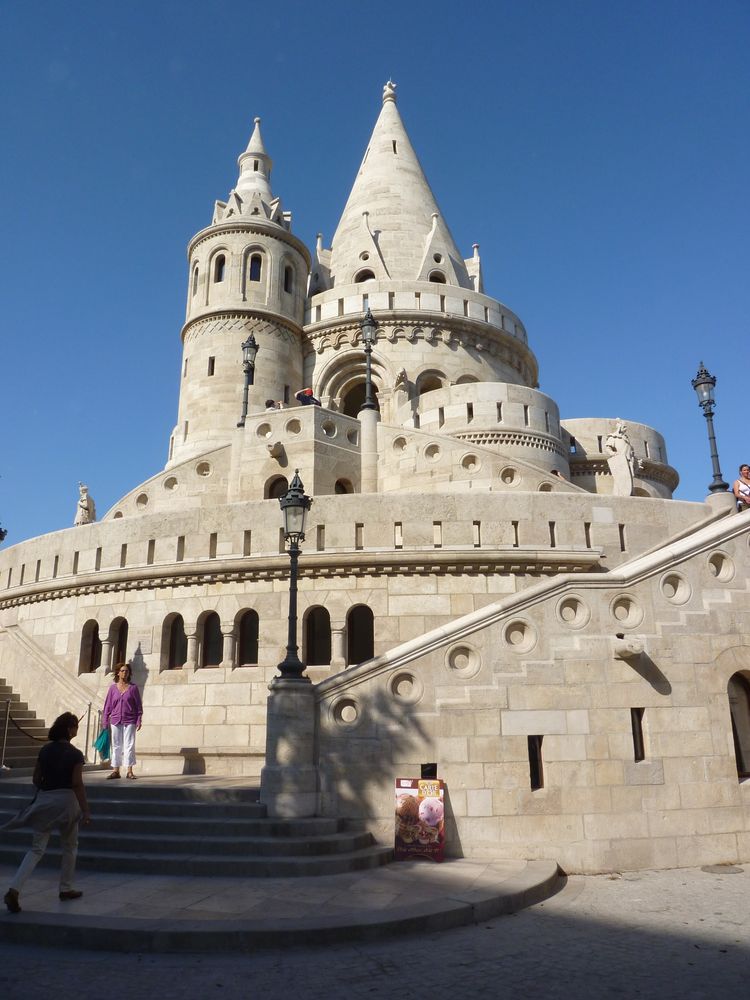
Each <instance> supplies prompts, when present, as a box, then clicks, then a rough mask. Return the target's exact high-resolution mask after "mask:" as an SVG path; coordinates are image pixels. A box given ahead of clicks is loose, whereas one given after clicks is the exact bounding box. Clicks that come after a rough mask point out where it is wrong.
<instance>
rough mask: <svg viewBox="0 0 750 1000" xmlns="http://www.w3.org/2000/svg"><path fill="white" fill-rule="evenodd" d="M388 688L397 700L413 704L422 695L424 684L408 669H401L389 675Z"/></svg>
mask: <svg viewBox="0 0 750 1000" xmlns="http://www.w3.org/2000/svg"><path fill="white" fill-rule="evenodd" d="M388 689H389V690H390V692H391V694H392V695H393V697H394V698H396V699H397V700H398V701H403V702H406V703H407V704H409V705H413V704H414V703H415V702H417V701H419V699H420V698H421V697H422V694H423V692H424V685H423V684H422V682H421V680H420V679H419V678H418V677H417V676H416V674H412V673H411V672H409V671H408V670H401V671H399V672H398V673H396V674H394V675H393V677H391V679H390V680H389V682H388Z"/></svg>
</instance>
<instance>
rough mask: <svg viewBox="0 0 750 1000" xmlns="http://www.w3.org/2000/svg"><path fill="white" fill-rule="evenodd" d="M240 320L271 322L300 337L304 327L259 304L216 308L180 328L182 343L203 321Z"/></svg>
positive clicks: (272, 324) (190, 320)
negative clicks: (242, 307)
mask: <svg viewBox="0 0 750 1000" xmlns="http://www.w3.org/2000/svg"><path fill="white" fill-rule="evenodd" d="M222 320H224V321H230V322H232V321H235V320H237V321H239V322H242V323H244V322H247V321H248V320H258V321H260V322H264V323H269V324H271V326H280V327H283V329H284V330H286V331H287V332H288V333H291V334H292V335H293V336H295V337H299V336H301V334H302V327H300V326H298V325H297V324H296V323H293V322H292V321H291V320H290V319H289V317H288V316H282V315H281V313H277V312H273V310H271V309H269V310H264V309H260V308H258V306H248V308H247V309H242V310H239V309H238V308H237V307H236V306H235V307H234V308H233V309H216V310H212V311H210V312H205V313H201V314H200V315H199V316H195V317H193V319H189V320H188V321H187V323H185V325H184V326H183V328H182V330H180V339H181V341H182V343H184V342H185V340H186V338H187V335H188V332H189V331H191V330H192V328H193V327H195V326H199V325H200V324H201V323H216V322H219V321H222Z"/></svg>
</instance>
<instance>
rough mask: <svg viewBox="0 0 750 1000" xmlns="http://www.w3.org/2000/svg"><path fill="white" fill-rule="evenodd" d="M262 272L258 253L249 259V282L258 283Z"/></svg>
mask: <svg viewBox="0 0 750 1000" xmlns="http://www.w3.org/2000/svg"><path fill="white" fill-rule="evenodd" d="M262 270H263V258H262V257H261V255H260V254H259V253H254V254H253V255H252V257H251V258H250V273H249V278H250V281H260V276H261V272H262Z"/></svg>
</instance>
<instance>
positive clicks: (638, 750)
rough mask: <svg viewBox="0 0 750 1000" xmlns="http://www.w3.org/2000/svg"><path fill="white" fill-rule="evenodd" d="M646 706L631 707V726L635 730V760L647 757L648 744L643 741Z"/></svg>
mask: <svg viewBox="0 0 750 1000" xmlns="http://www.w3.org/2000/svg"><path fill="white" fill-rule="evenodd" d="M644 712H645V709H644V708H631V709H630V728H631V729H632V730H633V760H635V761H639V760H645V759H646V745H645V743H644V741H643V713H644Z"/></svg>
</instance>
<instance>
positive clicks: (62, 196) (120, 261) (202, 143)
mask: <svg viewBox="0 0 750 1000" xmlns="http://www.w3.org/2000/svg"><path fill="white" fill-rule="evenodd" d="M0 25H1V29H0V30H1V34H0V94H2V101H0V125H1V127H2V130H1V133H0V134H2V137H3V147H4V151H3V156H2V157H0V200H1V205H0V210H1V215H0V218H2V222H3V225H2V242H1V244H0V246H1V247H2V250H1V251H0V252H1V253H2V267H0V296H1V298H0V301H1V302H2V307H3V312H2V326H1V327H0V329H1V330H2V334H1V337H2V343H1V345H0V346H1V351H0V365H1V368H0V371H1V373H2V376H1V377H2V383H1V386H2V391H1V393H0V427H1V428H2V437H1V439H0V441H1V446H0V477H1V478H0V524H2V525H3V526H4V527H6V528H7V529H8V530H9V536H8V539H7V541H6V542H5V545H6V546H7V545H10V544H13V543H14V542H17V541H20V540H21V539H23V538H26V537H30V536H32V535H36V534H41V533H44V532H47V531H53V530H56V529H58V528H61V527H66V526H68V525H69V524H70V523H71V522H72V519H73V515H74V511H75V504H76V498H77V482H78V480H79V479H82V480H84V481H85V482H87V483H88V484H89V487H90V489H91V492H92V495H93V496H94V498H95V499H96V502H97V507H98V510H99V512H100V514H103V513H104V512H105V511H106V510H107V509H108V508H109V507H110V506H111V505H112V504H113V503H115V501H116V500H117V499H118V497H120V496H121V495H122V494H124V493H126V492H127V491H129V490H130V489H132V488H133V487H134V486H136V485H137V484H138V483H139V482H141V481H142V480H144V479H146V478H148V477H149V476H151V475H152V474H154V473H155V472H157V471H158V470H159V469H161V468H162V467H163V466H164V463H165V461H166V457H167V446H168V440H169V434H170V431H171V429H172V426H173V424H174V422H175V419H176V413H177V390H178V375H179V367H180V342H179V332H180V326H181V323H182V320H183V317H184V303H185V295H186V280H187V270H186V268H187V265H186V260H185V247H186V244H187V241H188V240H189V238H190V236H191V235H192V234H193V233H194V232H196V231H197V230H198V229H201V228H203V227H204V226H206V225H208V224H209V222H210V220H211V212H212V207H213V202H214V200H215V199H217V198H222V199H223V198H225V197H226V195H227V193H228V192H229V190H230V189H231V188H232V187H233V185H234V183H235V181H236V178H237V167H236V158H237V155H238V154H239V153H240V152H241V151H242V149H243V148H244V146H245V145H246V143H247V139H248V137H249V134H250V131H251V129H252V119H253V117H254V116H255V115H260V116H261V117H262V119H263V133H264V138H265V141H266V145H267V147H268V150H269V152H270V154H271V156H272V157H273V159H274V191H275V193H276V194H279V195H280V196H281V197H282V199H283V201H284V205H285V207H286V208H287V209H291V211H292V212H293V214H294V217H293V229H294V231H295V232H296V233H297V234H298V235H299V236H300V237H301V238H302V239H303V240H305V241H306V242H307V244H308V245H309V246H311V245H313V244H314V240H315V234H316V233H317V232H318V231H321V232H322V233H323V234H324V238H325V242H326V245H329V244H330V239H331V236H332V234H333V231H334V229H335V226H336V222H337V220H338V217H339V214H340V212H341V210H342V208H343V205H344V202H345V200H346V197H347V195H348V192H349V189H350V187H351V184H352V182H353V180H354V176H355V173H356V170H357V167H358V165H359V161H360V159H361V156H362V154H363V152H364V148H365V145H366V142H367V139H368V137H369V133H370V131H371V129H372V126H373V124H374V122H375V119H376V117H377V114H378V111H379V108H380V95H381V89H382V85H383V83H384V81H385V80H386V79H387V78H388V77H389V76H392V77H393V79H394V80H395V81H396V82H397V84H398V95H399V108H400V111H401V114H402V116H403V118H404V121H405V124H406V127H407V129H408V131H409V133H410V135H411V138H412V142H413V143H414V146H415V148H416V149H417V152H418V154H419V156H420V158H421V160H422V164H423V166H424V168H425V171H426V173H427V176H428V178H429V180H430V183H431V185H432V187H433V190H434V191H435V194H436V196H437V199H438V203H439V205H440V207H441V210H442V212H443V214H444V216H445V218H446V219H447V221H448V223H449V225H450V227H451V229H452V231H453V235H454V237H455V238H456V241H457V243H458V245H459V247H460V248H461V249H462V250H463V252H464V253H465V255H466V256H469V255H470V253H471V245H472V243H474V242H478V243H479V244H480V245H481V254H482V261H483V266H484V276H485V288H486V290H487V292H488V293H489V294H491V295H493V296H494V297H496V298H498V299H500V300H501V301H503V302H505V303H506V304H507V305H508V306H509V307H510V308H511V309H513V310H514V311H515V312H517V313H518V314H519V315H520V316H521V318H522V319H523V321H524V323H525V325H526V327H527V330H528V333H529V343H530V345H531V347H532V349H533V350H534V352H535V353H536V356H537V358H538V360H539V365H540V388H541V389H542V390H543V391H544V392H547V393H548V394H549V395H551V396H553V397H554V398H555V399H556V400H557V402H558V403H559V405H560V409H561V413H562V416H563V417H584V416H609V417H622V418H623V419H625V420H638V421H642V422H644V423H647V424H651V425H652V426H654V427H655V428H656V429H657V430H659V431H661V432H662V433H663V434H664V435H665V437H666V440H667V447H668V452H669V457H670V461H671V463H672V464H673V465H674V466H675V467H676V468H677V469H678V471H679V473H680V475H681V477H682V483H681V486H680V488H679V490H678V494H677V495H678V497H680V498H683V499H689V500H699V499H702V498H703V497H704V496H705V495H706V487H707V485H708V483H709V482H710V479H711V469H710V462H709V455H708V444H707V439H706V433H705V422H704V420H703V418H702V416H701V412H700V410H699V408H698V406H697V403H696V400H695V396H694V393H693V391H692V389H691V387H690V379H691V378H692V377H693V376H694V375H695V372H696V370H697V367H698V363H699V362H700V361H701V360H705V362H706V365H707V366H708V368H709V369H710V370H711V371H712V373H713V374H715V375H716V376H717V378H718V380H719V381H718V385H717V398H718V406H717V411H716V429H717V435H718V440H719V448H720V455H721V460H722V469H723V472H724V477H725V479H727V480H729V481H731V480H732V478H733V477H734V475H735V474H736V467H737V465H738V464H739V462H740V461H748V460H750V458H749V456H750V440H748V431H747V426H748V421H747V417H746V412H747V408H748V405H749V404H750V390H748V379H747V377H746V374H745V370H746V365H747V363H748V357H749V352H748V349H747V338H748V316H749V315H750V308H749V305H750V303H749V302H748V299H749V298H750V295H749V289H750V282H749V281H748V263H749V261H748V257H749V251H748V247H749V246H750V225H749V224H748V223H749V221H750V220H749V219H748V196H747V192H748V183H749V179H750V170H749V169H748V167H749V166H750V163H749V161H750V155H749V154H750V130H749V129H748V122H749V121H750V114H749V112H750V59H748V51H750V4H748V3H747V2H735V0H713V2H710V3H709V2H697V0H681V2H671V0H660V2H652V3H641V2H638V0H630V2H617V0H613V2H607V3H605V2H592V0H580V2H574V0H560V2H552V0H546V2H540V0H524V2H521V0H518V2H513V3H510V2H505V0H495V2H493V3H489V2H487V3H484V2H475V3H473V4H471V5H465V6H462V5H458V4H455V3H447V2H444V0H430V2H424V3H422V2H411V3H409V2H406V0H402V2H400V3H389V2H382V3H380V4H357V3H352V2H351V0H350V2H348V3H344V2H339V0H333V2H325V0H321V2H320V3H318V4H309V3H302V2H298V0H285V2H284V3H283V4H282V3H278V2H277V3H273V2H265V3H258V2H256V0H245V2H235V0H202V2H196V0H179V2H178V0H174V2H172V0H151V2H149V3H147V2H140V0H130V2H119V3H114V2H111V0H98V2H96V3H94V2H76V0H66V2H65V3H60V2H50V0H40V2H36V3H34V4H30V3H27V2H21V0H3V2H0Z"/></svg>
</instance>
